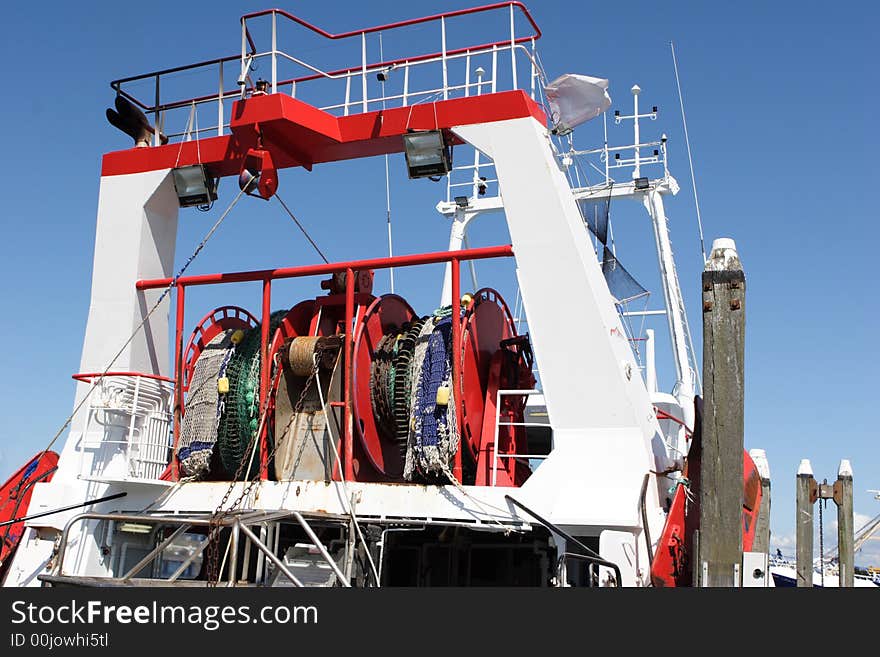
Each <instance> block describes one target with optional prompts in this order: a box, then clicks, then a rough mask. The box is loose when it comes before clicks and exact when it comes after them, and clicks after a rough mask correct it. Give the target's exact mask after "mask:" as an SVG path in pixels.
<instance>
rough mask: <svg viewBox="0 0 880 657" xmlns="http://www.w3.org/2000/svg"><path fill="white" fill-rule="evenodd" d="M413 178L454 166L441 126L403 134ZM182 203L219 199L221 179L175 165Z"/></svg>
mask: <svg viewBox="0 0 880 657" xmlns="http://www.w3.org/2000/svg"><path fill="white" fill-rule="evenodd" d="M403 150H404V154H405V156H406V168H407V173H408V174H409V177H410V178H431V179H437V178H439V177H441V176H445V175H446V174H447V173H449V171H450V170H451V169H452V147H451V146H450V145H449V143H448V142H447V140H446V137H445V135H444V134H443V132H442V131H441V130H418V131H415V130H414V131H411V132H408V133H406V134H405V135H403ZM172 174H173V179H174V189H175V190H176V192H177V198H178V201H179V202H180V207H182V208H185V207H191V206H198V207H206V206H209V205H210V204H211V203H212V202H213V201H215V200H216V199H217V179H215V178H214V177H213V176H211V174H210V172H209V171H208V170H207V169H206V168H205V166H204V165H203V164H193V165H191V166H185V167H177V168H175V169H172Z"/></svg>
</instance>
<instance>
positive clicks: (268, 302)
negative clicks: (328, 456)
mask: <svg viewBox="0 0 880 657" xmlns="http://www.w3.org/2000/svg"><path fill="white" fill-rule="evenodd" d="M271 317H272V280H271V279H266V280H264V281H263V321H262V324H261V325H260V359H261V367H260V403H259V405H258V408H259V409H260V410H261V412H263V413H268V412H269V371H270V370H271V367H272V365H271V363H270V362H269V338H270V337H271V336H270V335H269V323H270V318H271ZM268 478H269V423H268V422H264V423H263V431H262V433H261V434H260V479H262V480H263V481H265V480H266V479H268Z"/></svg>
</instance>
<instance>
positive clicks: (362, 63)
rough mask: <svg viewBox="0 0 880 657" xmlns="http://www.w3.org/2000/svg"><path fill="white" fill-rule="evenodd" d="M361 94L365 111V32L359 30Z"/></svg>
mask: <svg viewBox="0 0 880 657" xmlns="http://www.w3.org/2000/svg"><path fill="white" fill-rule="evenodd" d="M361 94H362V98H363V100H362V103H363V110H364V112H366V111H367V33H366V32H361Z"/></svg>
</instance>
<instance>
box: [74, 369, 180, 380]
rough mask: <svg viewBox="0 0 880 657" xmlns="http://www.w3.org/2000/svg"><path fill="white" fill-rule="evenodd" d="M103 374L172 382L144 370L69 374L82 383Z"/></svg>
mask: <svg viewBox="0 0 880 657" xmlns="http://www.w3.org/2000/svg"><path fill="white" fill-rule="evenodd" d="M105 376H139V377H141V378H143V379H155V380H156V381H165V382H166V383H174V379H171V378H168V377H167V376H161V375H159V374H147V373H146V372H80V373H78V374H71V375H70V378H71V379H74V380H76V381H81V382H82V383H91V382H92V379H95V378H97V379H100V378H103V377H105Z"/></svg>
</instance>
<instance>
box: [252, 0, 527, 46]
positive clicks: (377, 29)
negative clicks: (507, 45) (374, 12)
mask: <svg viewBox="0 0 880 657" xmlns="http://www.w3.org/2000/svg"><path fill="white" fill-rule="evenodd" d="M502 7H517V8H518V9H519V10H520V12H522V14H523V15H524V16H525V17H526V20H528V21H529V23H530V24H531V26H532V28H534V30H535V34H534V38H535V39H540V38H541V28H539V27H538V24H537V23H536V22H535V19H534V18H532V15H531V14H530V13H529V10H528V9H527V8H526V6H525V5H524V4H523V3H521V2H515V1H514V2H496V3H494V4H491V5H482V6H479V7H470V8H468V9H456V10H454V11H447V12H443V13H442V14H434V15H432V16H423V17H422V18H410V19H407V20H404V21H397V22H396V23H386V24H385V25H377V26H375V27H368V28H364V29H360V30H351V31H349V32H340V33H339V34H332V33H330V32H327V31H326V30H322V29H321V28H320V27H317V26H315V25H312V24H311V23H309V22H307V21H304V20H303V19H302V18H299V17H298V16H294V15H293V14H289V13H287V12H286V11H284V10H283V9H263V10H262V11H256V12H253V13H251V14H245V15H244V16H242V17H241V21H242V22H245V21H247V20H248V19H249V18H257V17H259V16H267V15H269V14H281V15H282V16H284V17H285V18H289V19H290V20H292V21H293V22H295V23H298V24H299V25H302V26H303V27H305V28H307V29H309V30H311V31H312V32H315V33H316V34H320V35H321V36H323V37H325V38H327V39H347V38H349V37H353V36H358V35H360V34H372V33H373V32H381V31H382V30H394V29H397V28H399V27H408V26H410V25H419V24H420V23H429V22H431V21H436V20H440V19H441V18H454V17H455V16H465V15H468V14H479V13H482V12H484V11H492V10H494V9H501V8H502ZM528 38H532V37H528Z"/></svg>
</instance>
